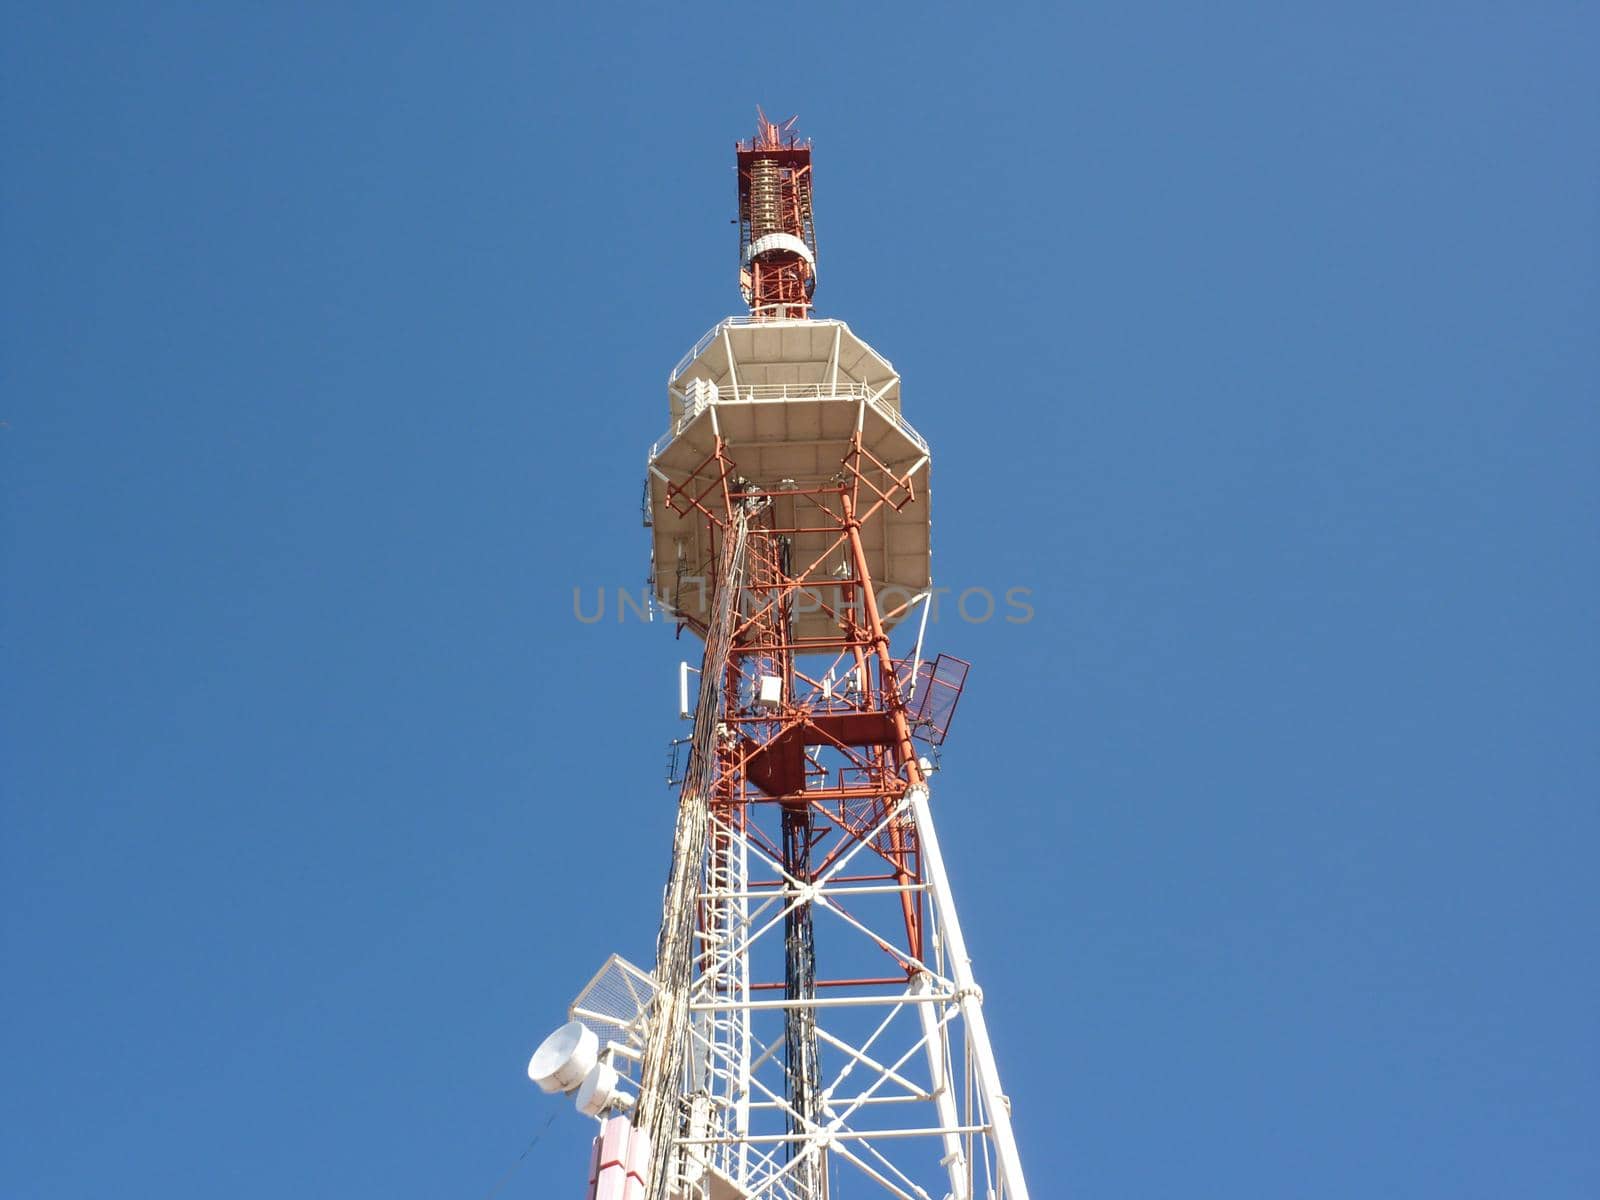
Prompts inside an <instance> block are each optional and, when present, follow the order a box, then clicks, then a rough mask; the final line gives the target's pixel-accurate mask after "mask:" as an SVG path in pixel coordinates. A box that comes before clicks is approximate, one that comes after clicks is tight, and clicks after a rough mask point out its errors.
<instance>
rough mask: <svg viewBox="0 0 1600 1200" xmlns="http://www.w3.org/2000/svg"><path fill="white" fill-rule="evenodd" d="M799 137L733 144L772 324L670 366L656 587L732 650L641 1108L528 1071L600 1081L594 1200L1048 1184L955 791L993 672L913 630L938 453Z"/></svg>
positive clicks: (912, 1197)
mask: <svg viewBox="0 0 1600 1200" xmlns="http://www.w3.org/2000/svg"><path fill="white" fill-rule="evenodd" d="M792 126H793V121H792V120H791V121H790V122H788V123H786V124H784V125H781V126H780V125H777V124H775V123H773V122H771V121H768V120H767V119H766V117H765V115H764V114H761V115H760V116H759V121H758V126H757V132H756V135H755V137H753V138H751V139H750V140H748V141H744V142H740V143H738V144H737V146H736V148H735V157H736V161H737V165H738V180H739V183H738V199H739V250H740V267H739V283H740V287H741V290H742V292H743V294H744V297H745V300H746V303H747V305H748V308H749V313H748V315H744V316H738V317H730V318H728V319H727V320H725V321H723V322H721V323H720V324H718V325H717V326H716V327H715V328H713V329H712V330H711V331H710V332H709V333H707V334H706V335H705V336H704V337H703V338H701V339H700V341H699V342H698V343H697V344H696V345H695V346H694V347H693V349H691V350H690V352H689V353H688V354H687V355H685V356H684V358H683V360H682V361H680V362H679V363H678V365H677V366H676V367H675V368H674V369H673V371H672V373H671V375H670V377H669V379H668V387H667V390H668V398H669V410H670V415H671V426H670V428H669V429H668V431H667V432H666V434H665V435H663V436H662V437H661V438H660V439H659V440H658V441H657V442H656V443H655V445H654V446H653V447H652V448H651V451H650V456H649V462H648V467H647V472H648V475H647V511H646V521H647V524H649V526H650V528H651V536H652V550H653V554H652V574H653V584H654V588H655V592H656V595H657V596H658V597H659V598H660V601H661V603H662V605H663V607H664V608H666V609H667V611H669V612H670V613H671V614H672V615H673V616H674V617H675V618H676V619H677V620H678V621H679V622H680V623H681V625H682V626H683V627H684V628H686V629H688V630H690V631H692V632H693V633H695V634H696V635H697V636H699V637H700V638H702V639H703V640H704V643H705V650H704V655H703V657H702V660H701V665H700V669H699V671H700V673H699V679H700V684H699V692H698V698H697V701H696V703H695V704H694V706H693V708H694V714H693V715H694V729H693V733H692V736H691V737H690V739H688V745H689V761H688V766H687V769H686V771H685V772H684V774H683V778H682V786H681V790H680V793H679V799H678V814H677V824H676V828H675V832H674V839H673V858H672V865H671V869H670V872H669V876H668V881H667V887H666V890H665V893H664V905H663V914H662V922H661V928H660V934H659V937H658V943H657V961H656V965H655V970H654V972H653V973H652V974H651V975H650V976H649V977H648V984H647V986H648V987H649V989H650V992H649V998H648V1003H645V1002H640V1003H639V1004H638V1005H637V1006H636V1007H637V1013H636V1015H635V1016H632V1017H629V1016H627V1015H626V1014H624V1015H623V1016H620V1017H616V1018H609V1017H608V1018H607V1020H613V1019H614V1021H615V1026H614V1028H615V1029H616V1030H618V1031H620V1032H618V1034H617V1036H618V1037H620V1038H622V1039H623V1041H626V1042H628V1044H627V1045H623V1044H622V1042H613V1043H611V1045H612V1047H613V1048H614V1050H615V1054H614V1056H613V1058H612V1059H611V1062H612V1064H613V1065H615V1066H617V1067H618V1068H619V1069H620V1070H621V1071H622V1073H623V1074H626V1075H629V1076H630V1077H636V1081H637V1096H636V1098H635V1097H633V1096H631V1095H629V1094H628V1093H627V1091H626V1088H625V1087H624V1086H622V1085H621V1084H620V1083H619V1081H618V1074H617V1072H616V1071H613V1072H612V1074H611V1075H609V1076H602V1078H601V1079H600V1084H603V1085H605V1086H600V1085H599V1084H595V1083H594V1082H593V1078H594V1076H595V1075H596V1074H597V1073H601V1072H603V1071H605V1070H611V1067H609V1066H607V1064H606V1062H604V1061H602V1062H601V1063H600V1064H599V1065H598V1066H594V1067H592V1068H591V1067H590V1066H589V1064H588V1059H587V1058H585V1057H584V1056H583V1055H582V1054H577V1055H572V1054H566V1052H565V1051H563V1054H564V1055H565V1056H564V1057H562V1056H561V1055H558V1056H557V1057H560V1058H561V1065H560V1066H559V1067H552V1066H551V1065H550V1064H551V1062H553V1061H554V1060H553V1059H550V1058H549V1056H548V1055H547V1061H545V1064H544V1067H543V1068H540V1063H541V1059H540V1055H545V1054H546V1048H545V1047H541V1050H540V1055H535V1059H534V1063H533V1064H531V1065H530V1068H529V1073H530V1075H534V1076H535V1077H536V1078H538V1079H539V1081H540V1082H541V1086H545V1087H547V1088H548V1089H550V1090H556V1089H557V1088H558V1087H566V1086H567V1080H569V1079H570V1078H572V1077H573V1076H574V1075H576V1074H578V1073H579V1072H580V1071H587V1072H589V1076H590V1082H588V1083H586V1084H585V1086H586V1087H587V1088H588V1092H587V1093H585V1092H583V1091H580V1093H579V1103H580V1107H583V1108H585V1111H590V1112H593V1113H595V1114H596V1115H598V1116H600V1117H601V1118H602V1120H603V1122H604V1123H603V1126H602V1132H601V1136H600V1137H598V1138H597V1139H596V1148H595V1160H594V1168H593V1171H592V1173H591V1174H592V1188H591V1192H590V1195H591V1197H592V1198H593V1200H621V1198H623V1197H626V1200H636V1198H637V1197H648V1198H649V1200H755V1198H757V1197H761V1198H770V1200H842V1198H846V1197H849V1198H853V1197H857V1196H861V1197H866V1196H892V1197H901V1198H904V1200H927V1198H934V1197H946V1198H948V1200H1027V1196H1028V1189H1027V1185H1026V1183H1025V1182H1024V1179H1023V1174H1022V1166H1021V1162H1020V1159H1019V1157H1018V1154H1017V1148H1016V1143H1015V1139H1014V1137H1013V1134H1012V1128H1011V1112H1010V1102H1009V1101H1008V1099H1007V1098H1006V1096H1005V1094H1004V1093H1003V1091H1002V1090H1001V1086H1000V1079H999V1074H998V1070H997V1068H996V1065H995V1060H994V1055H993V1051H992V1049H991V1046H990V1040H989V1033H988V1028H987V1025H986V1023H985V1020H984V1014H983V1008H982V993H981V991H980V990H979V989H978V986H977V983H976V981H975V979H974V978H973V974H972V965H971V960H970V958H969V955H968V951H967V945H966V942H965V939H964V937H963V934H962V930H961V925H960V921H959V919H958V917H957V914H956V908H955V901H954V898H953V896H952V894H951V890H950V884H949V878H948V875H947V873H946V870H945V863H944V857H943V854H942V853H941V850H940V847H939V842H938V837H937V833H936V831H935V829H934V824H933V809H932V804H931V800H930V786H929V781H930V775H931V774H932V768H933V763H932V761H930V757H929V756H932V757H933V758H936V757H937V754H938V748H939V747H940V746H941V745H942V744H943V743H944V740H945V737H946V734H947V733H948V731H949V727H950V721H951V718H952V716H953V715H954V712H955V708H956V703H957V701H958V700H959V698H960V695H961V690H962V687H963V685H964V683H965V679H966V673H967V664H966V663H964V662H962V661H960V660H958V659H954V658H950V657H949V656H945V655H939V656H936V657H931V658H929V657H925V656H924V655H923V652H922V639H921V634H920V633H919V634H918V635H917V637H916V641H915V646H914V648H902V650H901V651H900V652H897V651H896V650H895V648H894V647H893V645H892V644H891V639H892V635H893V633H894V631H895V630H896V628H897V627H902V626H903V627H904V628H905V629H907V630H908V631H909V630H911V629H916V628H918V624H919V623H918V621H917V620H916V618H919V617H925V616H926V610H925V609H924V607H923V606H925V605H926V604H927V603H928V602H929V597H930V593H931V576H930V538H929V534H930V519H929V503H928V477H929V469H930V456H929V450H928V445H927V442H926V441H925V440H924V439H923V438H922V437H921V435H920V434H918V433H917V432H916V430H915V429H914V428H913V427H912V426H911V425H910V423H909V422H908V421H907V420H906V419H905V417H904V416H903V415H902V414H901V411H900V378H899V375H898V374H897V373H896V372H895V370H894V368H893V367H892V366H891V365H890V364H889V362H888V361H887V360H886V359H884V358H883V357H882V356H881V355H879V354H878V353H877V352H876V351H875V350H873V349H872V347H871V346H869V345H868V344H867V343H866V342H865V341H863V340H862V339H860V338H859V337H858V336H857V335H856V334H855V333H853V332H852V331H851V330H850V328H849V326H847V325H846V324H845V323H844V322H843V321H839V320H834V319H816V318H813V317H812V315H811V309H812V296H813V294H814V291H815V287H816V233H815V228H814V224H813V216H812V175H811V145H810V143H809V142H801V141H800V140H798V139H797V138H796V137H795V136H794V135H793V134H792V132H791V129H792ZM921 627H922V628H925V627H926V622H925V621H922V622H921ZM908 649H909V652H906V651H907V650H908ZM616 961H618V960H613V963H612V964H608V967H607V970H611V969H612V968H613V965H614V963H615V962H616ZM623 965H624V966H626V964H623ZM628 970H630V971H633V972H634V973H635V974H637V975H638V976H640V977H641V978H642V977H643V973H642V972H639V971H638V969H637V968H628ZM602 974H603V975H604V972H602ZM599 978H600V977H597V981H598V980H599ZM595 986H596V985H595V984H591V987H590V988H589V989H586V991H585V993H584V995H583V996H580V997H579V1001H578V1002H577V1003H575V1005H574V1008H573V1010H572V1011H573V1015H574V1016H575V1017H576V1018H577V1020H578V1021H580V1022H583V1023H584V1026H585V1028H577V1027H571V1028H572V1029H574V1030H575V1032H571V1033H569V1034H568V1041H569V1042H570V1041H572V1039H574V1038H577V1039H579V1040H582V1038H581V1035H583V1034H584V1033H585V1032H586V1029H588V1030H593V1035H591V1036H590V1037H589V1039H588V1042H589V1043H591V1048H590V1056H591V1057H592V1054H593V1049H592V1043H594V1042H596V1040H597V1037H596V1036H594V1035H598V1034H604V1033H605V1032H606V1030H607V1029H611V1028H613V1026H606V1025H604V1024H603V1023H601V1024H597V1023H596V1021H595V1020H594V1019H593V1017H594V1011H593V1009H592V1008H590V1007H587V1006H588V1005H593V1004H596V1003H598V1001H594V1000H591V999H588V997H590V996H591V994H592V993H593V992H594V990H595ZM556 1036H559V1035H556ZM567 1044H568V1043H567V1042H563V1043H562V1046H566V1045H567ZM547 1045H548V1043H547ZM552 1053H553V1052H552ZM629 1064H632V1065H631V1066H630V1065H629ZM536 1068H539V1069H536ZM541 1069H542V1070H543V1071H544V1074H543V1075H541V1074H540V1070H541Z"/></svg>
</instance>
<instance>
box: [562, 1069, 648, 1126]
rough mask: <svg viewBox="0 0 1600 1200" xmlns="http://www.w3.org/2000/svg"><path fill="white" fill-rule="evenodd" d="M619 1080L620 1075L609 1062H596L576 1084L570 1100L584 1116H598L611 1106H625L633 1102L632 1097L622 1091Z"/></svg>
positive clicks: (620, 1079) (620, 1080)
mask: <svg viewBox="0 0 1600 1200" xmlns="http://www.w3.org/2000/svg"><path fill="white" fill-rule="evenodd" d="M621 1082H622V1077H621V1076H620V1075H618V1074H617V1071H616V1068H615V1067H613V1066H611V1064H610V1063H603V1062H602V1063H596V1064H595V1065H594V1069H593V1070H591V1071H590V1072H589V1073H588V1074H587V1075H585V1076H584V1077H583V1082H582V1083H580V1084H579V1085H578V1091H577V1093H576V1094H575V1095H574V1096H573V1097H572V1102H573V1103H574V1104H576V1105H577V1106H578V1111H579V1112H581V1113H582V1114H583V1115H584V1116H586V1117H598V1116H600V1115H601V1114H602V1113H604V1112H605V1111H606V1110H608V1109H611V1108H626V1107H628V1106H629V1105H631V1104H632V1103H633V1098H632V1097H631V1096H626V1095H624V1094H623V1093H622V1091H621V1089H620V1087H619V1085H620V1084H621Z"/></svg>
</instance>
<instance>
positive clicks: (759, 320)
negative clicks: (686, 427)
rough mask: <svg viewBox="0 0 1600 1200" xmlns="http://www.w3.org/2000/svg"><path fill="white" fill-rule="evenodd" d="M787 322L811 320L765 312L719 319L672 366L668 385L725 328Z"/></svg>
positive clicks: (807, 322)
mask: <svg viewBox="0 0 1600 1200" xmlns="http://www.w3.org/2000/svg"><path fill="white" fill-rule="evenodd" d="M786 324H793V325H806V324H810V322H809V321H808V320H806V319H805V318H803V317H773V316H768V315H765V314H763V315H761V316H755V315H752V314H746V315H745V316H742V317H723V318H722V320H720V321H718V322H717V323H716V324H715V325H713V326H712V327H711V328H710V329H708V330H706V332H705V334H704V335H703V336H702V337H701V338H700V340H699V341H698V342H696V343H695V344H694V345H693V346H692V347H690V349H689V353H687V354H685V355H684V356H683V357H682V358H680V359H679V360H678V365H677V366H675V367H673V368H672V373H671V374H670V375H668V376H667V384H668V386H670V385H672V384H674V383H676V382H677V380H678V376H679V375H682V374H683V373H684V372H685V371H687V370H688V369H689V364H690V363H692V362H693V361H694V360H695V359H697V358H699V357H700V354H701V352H702V351H703V350H705V348H706V347H707V346H709V345H711V343H712V342H714V341H716V340H717V339H718V338H719V337H721V336H722V331H723V330H724V329H726V328H728V327H729V326H730V325H732V326H735V327H737V326H740V325H786Z"/></svg>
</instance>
